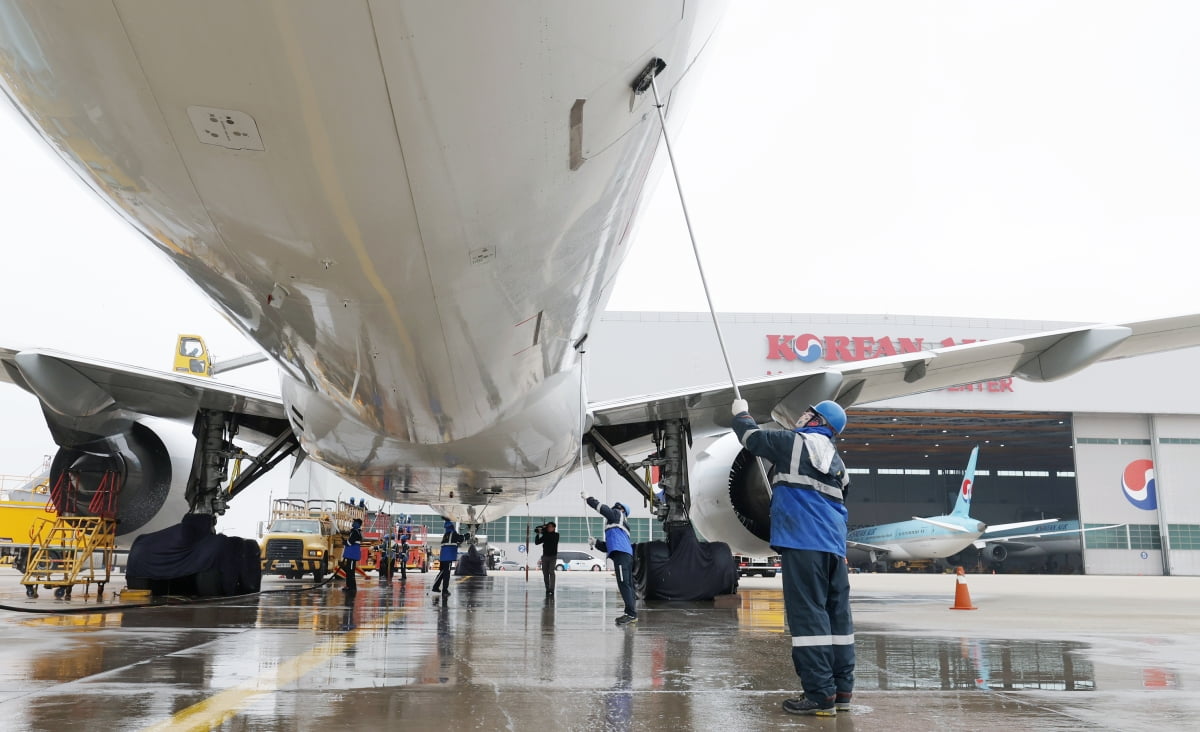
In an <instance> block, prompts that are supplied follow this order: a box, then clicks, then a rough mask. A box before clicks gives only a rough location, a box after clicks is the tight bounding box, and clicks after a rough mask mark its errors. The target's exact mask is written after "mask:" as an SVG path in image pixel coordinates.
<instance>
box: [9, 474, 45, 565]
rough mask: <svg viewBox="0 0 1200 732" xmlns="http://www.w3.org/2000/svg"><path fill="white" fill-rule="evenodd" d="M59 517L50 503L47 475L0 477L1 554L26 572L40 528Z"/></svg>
mask: <svg viewBox="0 0 1200 732" xmlns="http://www.w3.org/2000/svg"><path fill="white" fill-rule="evenodd" d="M56 518H58V514H57V513H55V511H54V507H53V506H52V505H51V504H50V493H49V491H48V490H47V489H46V478H45V476H35V477H25V476H8V475H0V555H3V556H4V557H8V558H9V559H8V560H7V561H10V562H15V564H16V565H17V567H18V568H19V569H21V570H22V571H24V569H25V568H24V560H25V558H26V557H27V556H28V553H29V550H30V549H31V548H32V547H34V546H36V545H37V543H38V542H37V536H38V532H39V529H40V528H41V527H42V526H43V525H46V524H47V523H48V524H49V525H51V526H52V525H54V520H55V519H56Z"/></svg>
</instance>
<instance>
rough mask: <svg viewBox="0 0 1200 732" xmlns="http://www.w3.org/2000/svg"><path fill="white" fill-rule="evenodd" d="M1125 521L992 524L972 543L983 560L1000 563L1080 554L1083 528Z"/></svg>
mask: <svg viewBox="0 0 1200 732" xmlns="http://www.w3.org/2000/svg"><path fill="white" fill-rule="evenodd" d="M1124 525H1125V524H1106V525H1104V526H1091V527H1088V528H1086V529H1085V528H1082V527H1081V526H1080V523H1079V521H1076V520H1071V521H1048V522H1044V523H1043V524H1041V525H1039V526H1037V527H1036V528H1032V527H1015V528H1014V527H1005V526H996V527H991V528H989V529H988V530H987V531H984V532H983V534H982V535H981V536H980V537H979V541H976V542H975V546H976V548H978V549H979V550H980V552H981V554H982V556H983V559H984V561H988V562H994V563H996V564H1000V563H1002V562H1004V561H1006V560H1008V559H1042V558H1044V557H1049V556H1053V555H1055V554H1082V553H1083V534H1084V532H1085V531H1100V530H1103V529H1116V528H1119V527H1121V526H1124Z"/></svg>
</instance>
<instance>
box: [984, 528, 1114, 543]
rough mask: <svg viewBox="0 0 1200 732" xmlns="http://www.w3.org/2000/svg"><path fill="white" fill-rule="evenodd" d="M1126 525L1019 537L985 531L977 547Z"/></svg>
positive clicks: (1046, 532)
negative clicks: (990, 533) (992, 534)
mask: <svg viewBox="0 0 1200 732" xmlns="http://www.w3.org/2000/svg"><path fill="white" fill-rule="evenodd" d="M1124 525H1125V524H1108V525H1106V526H1089V527H1088V528H1086V529H1064V530H1062V531H1040V532H1031V533H1028V534H1020V535H1018V536H988V535H987V532H986V531H985V532H984V533H983V535H982V536H980V537H979V541H978V542H977V543H976V546H977V547H978V546H981V545H982V544H1010V543H1020V542H1019V541H1016V540H1020V539H1042V538H1045V537H1047V536H1061V535H1063V534H1081V533H1083V532H1085V531H1100V530H1101V529H1117V528H1120V527H1122V526H1124Z"/></svg>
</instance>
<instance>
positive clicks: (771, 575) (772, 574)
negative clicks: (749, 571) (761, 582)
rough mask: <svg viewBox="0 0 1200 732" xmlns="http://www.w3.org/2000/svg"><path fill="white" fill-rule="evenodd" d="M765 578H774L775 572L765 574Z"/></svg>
mask: <svg viewBox="0 0 1200 732" xmlns="http://www.w3.org/2000/svg"><path fill="white" fill-rule="evenodd" d="M763 576H764V577H768V578H770V577H774V576H775V573H774V572H766V573H765V574H763Z"/></svg>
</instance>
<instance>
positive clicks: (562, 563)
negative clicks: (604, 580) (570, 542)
mask: <svg viewBox="0 0 1200 732" xmlns="http://www.w3.org/2000/svg"><path fill="white" fill-rule="evenodd" d="M604 563H605V559H604V556H599V557H597V556H595V555H593V554H588V553H587V552H559V553H558V560H557V561H556V562H555V565H554V568H555V569H558V570H560V571H563V570H580V569H582V570H586V571H588V572H602V571H604Z"/></svg>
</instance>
